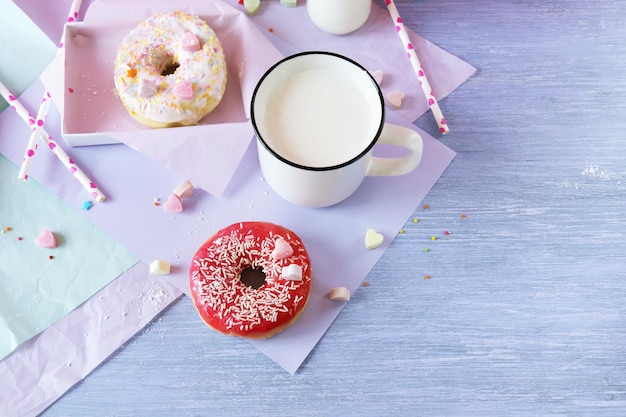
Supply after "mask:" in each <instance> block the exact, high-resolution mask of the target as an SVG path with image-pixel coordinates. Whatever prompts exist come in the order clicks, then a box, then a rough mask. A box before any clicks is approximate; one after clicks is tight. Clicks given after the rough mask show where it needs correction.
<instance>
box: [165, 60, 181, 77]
mask: <svg viewBox="0 0 626 417" xmlns="http://www.w3.org/2000/svg"><path fill="white" fill-rule="evenodd" d="M178 67H180V64H179V63H178V62H176V60H175V59H174V57H171V56H170V57H168V58H167V59H166V60H165V61H164V62H163V64H162V65H161V68H162V69H161V75H162V76H163V77H165V76H168V75H172V74H174V73H175V72H176V70H177V69H178Z"/></svg>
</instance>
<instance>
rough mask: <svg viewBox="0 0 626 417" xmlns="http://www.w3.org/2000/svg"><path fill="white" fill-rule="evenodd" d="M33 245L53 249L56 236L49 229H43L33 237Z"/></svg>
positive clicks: (55, 243)
mask: <svg viewBox="0 0 626 417" xmlns="http://www.w3.org/2000/svg"><path fill="white" fill-rule="evenodd" d="M35 245H37V246H40V247H42V248H46V249H54V248H56V247H57V238H56V236H55V235H54V233H52V232H51V231H50V230H48V229H44V230H43V231H42V232H41V234H40V235H39V236H37V238H36V239H35Z"/></svg>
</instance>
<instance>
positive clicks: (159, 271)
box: [150, 261, 170, 275]
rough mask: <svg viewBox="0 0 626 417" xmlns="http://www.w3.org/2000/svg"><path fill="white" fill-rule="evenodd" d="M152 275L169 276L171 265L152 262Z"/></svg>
mask: <svg viewBox="0 0 626 417" xmlns="http://www.w3.org/2000/svg"><path fill="white" fill-rule="evenodd" d="M150 273H151V274H153V275H167V274H169V273H170V264H168V263H167V262H165V261H152V262H150Z"/></svg>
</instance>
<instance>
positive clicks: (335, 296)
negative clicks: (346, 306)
mask: <svg viewBox="0 0 626 417" xmlns="http://www.w3.org/2000/svg"><path fill="white" fill-rule="evenodd" d="M328 297H329V298H330V299H331V300H333V301H350V290H349V289H347V288H346V287H337V288H333V289H332V290H330V294H328Z"/></svg>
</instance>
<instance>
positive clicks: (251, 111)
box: [250, 51, 385, 171]
mask: <svg viewBox="0 0 626 417" xmlns="http://www.w3.org/2000/svg"><path fill="white" fill-rule="evenodd" d="M303 55H329V56H334V57H337V58H340V59H343V60H345V61H348V62H349V63H351V64H353V65H355V66H356V67H358V68H360V69H361V70H362V71H363V72H364V73H365V74H366V75H367V77H369V79H370V81H371V82H372V84H373V85H374V87H375V88H376V91H377V92H378V98H379V100H380V107H381V114H380V116H381V117H380V122H379V124H378V130H377V131H376V134H375V135H374V137H373V138H372V140H371V141H370V143H369V144H368V145H367V147H365V149H363V151H362V152H361V153H359V154H358V155H357V156H355V157H354V158H352V159H350V160H348V161H346V162H342V163H341V164H337V165H331V166H327V167H310V166H307V165H301V164H298V163H296V162H293V161H290V160H289V159H286V158H284V157H283V156H281V155H279V154H278V153H277V152H276V151H274V149H272V147H271V146H269V144H268V143H267V142H266V141H265V140H264V139H263V136H262V135H261V133H260V132H259V129H258V126H257V123H256V117H255V115H254V102H255V100H256V96H257V92H258V91H259V88H260V87H261V85H262V84H263V81H264V80H265V79H266V78H267V77H268V76H269V75H270V74H271V73H272V72H273V71H274V70H275V69H276V68H277V67H279V66H280V65H281V64H283V63H285V62H287V61H290V60H292V59H295V58H298V57H300V56H303ZM250 118H251V121H252V128H253V129H254V133H255V134H256V137H257V138H258V139H259V141H260V142H261V143H262V144H263V147H265V149H267V150H268V151H269V152H270V153H271V154H272V155H273V156H275V157H276V158H278V159H279V160H281V161H283V162H284V163H286V164H288V165H291V166H293V167H295V168H300V169H304V170H308V171H332V170H334V169H339V168H343V167H346V166H348V165H350V164H352V163H354V162H355V161H358V160H359V159H361V158H362V157H363V156H365V155H366V154H367V153H368V152H369V151H370V150H371V149H372V148H373V147H374V145H375V144H376V142H377V141H378V138H379V137H380V134H381V132H382V130H383V126H384V124H385V101H384V98H383V93H382V91H381V90H380V87H379V86H378V83H377V82H376V80H375V79H374V77H372V75H371V74H370V73H369V71H368V70H367V69H366V68H365V67H363V65H361V64H359V63H358V62H356V61H354V60H353V59H350V58H348V57H347V56H344V55H341V54H337V53H335V52H329V51H305V52H299V53H297V54H293V55H290V56H287V57H285V58H283V59H281V60H280V61H278V62H276V63H275V64H274V65H272V66H271V67H270V68H269V69H268V70H267V71H266V72H265V74H263V76H262V77H261V79H259V82H258V83H257V85H256V87H255V88H254V92H253V93H252V99H251V100H250Z"/></svg>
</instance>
